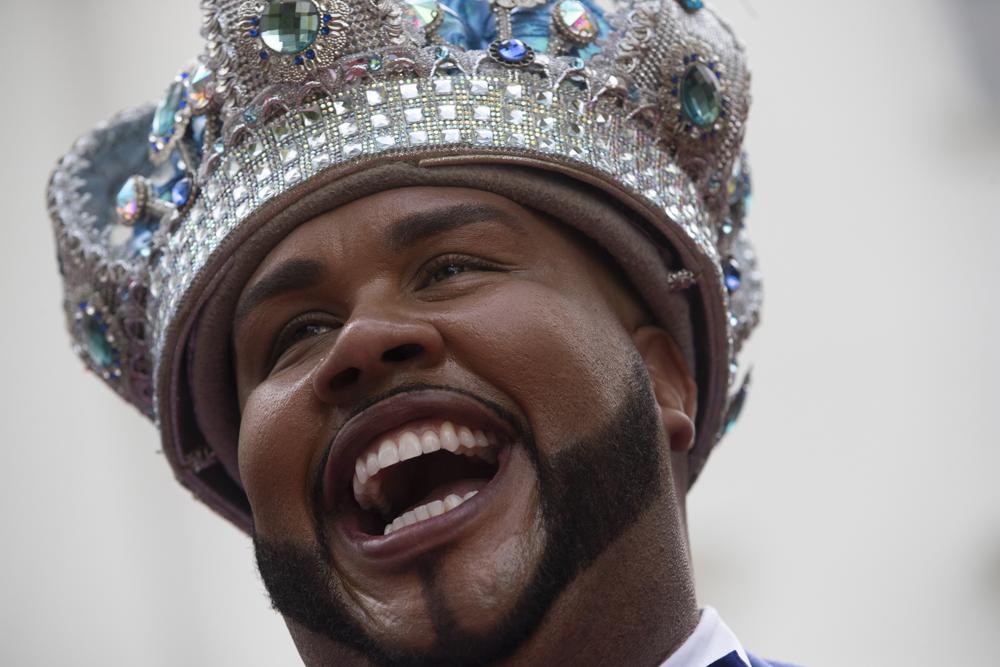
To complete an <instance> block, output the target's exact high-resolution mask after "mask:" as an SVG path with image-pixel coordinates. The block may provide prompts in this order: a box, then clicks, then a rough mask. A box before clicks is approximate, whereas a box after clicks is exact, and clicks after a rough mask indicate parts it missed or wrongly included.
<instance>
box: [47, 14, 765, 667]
mask: <svg viewBox="0 0 1000 667" xmlns="http://www.w3.org/2000/svg"><path fill="white" fill-rule="evenodd" d="M204 4H205V5H206V9H207V11H206V22H205V25H204V29H203V33H204V35H205V37H206V40H207V47H206V51H205V55H204V56H203V58H202V59H200V60H199V62H198V63H196V64H195V65H193V66H192V67H190V68H189V69H187V70H185V71H183V72H182V73H181V74H180V75H179V76H178V77H177V79H176V80H175V81H174V82H173V84H172V85H171V86H170V88H169V90H168V91H167V95H166V96H165V99H164V101H163V102H162V103H161V104H160V105H159V106H158V107H157V108H156V110H155V112H152V113H150V111H146V110H137V111H133V112H127V113H125V114H122V115H120V116H118V117H116V118H115V119H114V120H113V121H112V122H111V123H109V124H107V125H105V126H103V127H102V128H100V129H99V130H96V131H95V132H94V133H92V134H91V135H89V136H88V137H86V138H85V139H83V140H81V141H80V142H79V143H78V144H77V146H76V147H75V148H74V149H73V151H72V152H71V153H70V154H69V155H67V156H66V157H65V158H64V159H63V161H62V162H61V163H60V165H59V167H57V169H56V172H55V174H54V175H53V179H52V183H51V186H50V204H51V210H52V213H53V218H54V220H55V222H56V227H57V235H58V240H59V248H60V265H61V269H62V272H63V275H64V276H65V279H66V291H67V301H66V303H67V314H68V317H69V322H70V326H71V330H72V331H73V334H74V337H75V341H76V345H77V347H78V349H79V351H80V353H81V355H82V356H83V358H84V359H85V360H86V362H87V363H88V365H89V366H90V368H91V369H93V370H94V371H95V372H97V373H99V374H100V375H101V376H102V377H103V378H104V379H105V380H106V381H107V382H108V383H109V384H110V385H111V386H112V387H114V388H115V389H116V391H118V392H119V393H120V394H121V395H123V396H124V397H125V398H126V399H128V400H129V401H130V402H132V403H133V404H135V405H136V406H137V407H139V408H140V409H141V410H143V411H144V412H145V413H146V414H148V415H149V416H150V417H151V418H153V419H154V420H155V421H156V423H157V425H158V426H159V428H160V431H161V434H162V437H163V442H164V451H165V452H166V453H167V456H168V458H169V460H170V462H171V464H172V465H173V467H174V471H175V473H176V475H177V477H178V479H179V480H180V481H181V482H182V483H183V484H184V485H185V486H187V487H188V488H189V489H191V490H192V491H193V492H194V493H195V494H196V495H197V497H199V498H200V499H201V500H203V501H204V502H206V503H207V504H208V505H209V506H211V507H212V508H213V509H215V510H216V511H218V512H219V513H220V514H221V515H222V516H224V517H225V518H227V519H229V520H230V521H232V522H234V523H235V524H236V525H238V526H239V527H241V528H242V529H244V530H246V531H247V532H248V533H249V534H250V535H252V537H253V540H254V544H255V548H256V554H257V561H258V565H259V568H260V571H261V574H262V577H263V580H264V583H265V585H266V587H267V589H268V592H269V593H270V595H271V599H272V601H273V604H274V606H275V608H276V609H277V610H278V611H279V612H281V614H282V615H283V616H284V618H285V620H286V622H287V624H288V627H289V629H290V631H291V633H292V635H293V638H294V639H295V642H296V645H297V646H298V648H299V651H300V654H301V655H302V658H303V660H304V661H305V662H306V663H307V664H310V665H353V664H357V665H492V664H509V665H552V664H572V665H667V666H669V667H686V666H691V667H707V666H708V665H732V666H737V665H743V666H748V665H749V666H752V667H760V666H762V665H767V664H768V663H764V662H763V661H760V660H758V659H756V658H753V657H752V656H749V655H748V654H747V653H746V651H745V650H744V649H743V647H742V646H741V645H740V644H739V642H738V641H737V640H736V638H735V636H734V635H733V634H732V633H731V632H730V631H729V629H728V628H727V627H726V626H725V625H724V624H723V623H722V621H721V619H719V618H718V616H717V615H716V614H715V612H714V611H713V610H712V609H711V608H705V609H701V610H699V608H698V604H697V601H696V596H695V587H694V580H693V575H692V571H691V563H690V556H689V545H688V538H687V531H686V520H685V497H686V493H687V491H688V489H689V488H690V485H691V484H692V483H693V482H694V480H695V478H696V477H697V475H698V474H699V472H700V470H701V468H702V466H703V464H704V462H705V460H706V458H707V456H708V454H709V452H710V450H711V449H712V447H713V445H714V444H715V443H716V442H717V441H718V440H719V438H720V437H721V435H722V434H723V433H724V432H725V430H726V429H728V427H729V426H730V425H731V424H732V423H733V421H734V420H735V419H736V417H737V415H738V413H739V410H740V408H741V406H742V403H743V400H744V397H745V392H746V388H747V386H748V379H747V377H746V374H745V372H744V371H743V368H742V366H741V364H740V356H739V353H740V350H741V347H742V345H743V343H744V341H745V340H746V339H747V337H748V336H749V334H750V332H751V331H752V329H753V328H754V326H755V325H756V323H757V319H758V316H759V308H760V282H759V277H758V275H757V271H756V266H755V262H754V256H753V252H752V249H751V246H750V245H749V242H748V241H747V239H746V234H745V231H744V228H743V217H744V214H745V209H746V204H747V202H748V198H749V175H748V170H747V167H746V161H745V159H744V158H743V156H742V155H741V153H740V144H741V141H742V133H743V122H744V120H745V116H746V112H747V98H748V90H747V82H748V74H747V71H746V68H745V64H744V56H743V52H742V50H741V48H740V47H739V46H738V45H737V44H736V42H735V40H734V38H733V36H732V35H731V34H730V32H729V31H728V29H727V28H726V27H725V25H724V24H722V23H721V22H720V21H719V20H718V19H717V18H716V17H715V16H714V15H713V14H711V13H710V12H709V11H708V10H706V9H704V8H703V7H702V6H701V4H702V3H701V2H690V1H686V0H682V1H678V0H661V1H660V2H637V3H635V4H633V5H629V6H623V7H621V8H619V10H618V14H617V18H612V17H610V16H609V17H605V15H604V13H603V12H602V11H601V10H600V9H599V8H598V7H596V6H592V5H589V4H585V3H582V2H578V1H577V0H558V1H556V2H545V1H544V0H503V1H501V0H496V1H495V2H486V1H485V0H484V1H480V2H476V1H474V0H466V1H464V2H460V1H458V0H455V1H453V2H450V3H447V4H445V3H437V2H433V1H431V2H427V1H425V0H411V1H409V2H397V1H396V0H382V1H380V2H375V3H371V2H367V1H366V2H357V3H352V2H346V1H341V0H336V1H334V0H304V1H303V0H299V1H292V0H272V1H270V2H260V3H257V4H245V3H238V2H234V1H233V0H206V2H205V3H204ZM612 25H613V26H615V28H612ZM115 192H116V193H117V195H116V196H114V197H112V196H110V195H108V193H115ZM771 664H774V663H771Z"/></svg>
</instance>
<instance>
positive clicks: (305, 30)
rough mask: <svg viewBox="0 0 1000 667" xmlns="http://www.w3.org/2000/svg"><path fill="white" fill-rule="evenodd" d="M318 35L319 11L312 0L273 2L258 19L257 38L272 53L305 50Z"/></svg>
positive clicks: (268, 4) (275, 0)
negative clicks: (258, 37) (258, 36)
mask: <svg viewBox="0 0 1000 667" xmlns="http://www.w3.org/2000/svg"><path fill="white" fill-rule="evenodd" d="M318 34H319V9H317V8H316V5H315V4H314V3H313V2H311V0H272V1H271V2H269V3H267V7H266V8H265V9H264V13H263V14H262V15H261V17H260V38H261V39H262V40H263V41H264V46H266V47H267V48H269V49H271V50H272V51H274V52H275V53H281V54H290V53H299V52H300V51H304V50H306V49H307V48H309V46H311V45H312V43H313V42H314V41H316V35H318Z"/></svg>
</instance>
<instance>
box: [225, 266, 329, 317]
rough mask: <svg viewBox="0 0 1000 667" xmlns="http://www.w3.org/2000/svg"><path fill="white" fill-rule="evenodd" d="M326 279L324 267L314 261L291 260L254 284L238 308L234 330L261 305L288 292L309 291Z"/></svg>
mask: <svg viewBox="0 0 1000 667" xmlns="http://www.w3.org/2000/svg"><path fill="white" fill-rule="evenodd" d="M325 277H326V271H325V270H324V269H323V265H322V264H321V263H320V262H318V261H316V260H314V259H291V260H288V261H287V262H285V263H283V264H281V266H279V267H278V268H277V269H275V270H273V271H271V272H270V273H268V274H266V275H265V276H264V277H263V278H261V279H260V280H258V281H257V282H256V283H254V285H253V287H251V288H250V289H249V290H248V291H247V293H246V294H245V295H244V296H243V297H242V298H241V299H240V301H239V303H238V304H237V306H236V315H235V316H234V317H233V322H234V325H233V326H234V328H235V327H236V326H239V323H240V321H241V320H243V319H244V318H245V317H246V316H247V315H249V314H250V313H251V312H253V310H254V309H255V308H256V307H257V306H259V305H260V304H262V303H264V302H265V301H268V300H270V299H273V298H274V297H276V296H278V295H280V294H284V293H286V292H295V291H298V290H303V289H307V288H309V287H312V286H313V285H316V284H317V283H320V282H322V281H323V279H324V278H325Z"/></svg>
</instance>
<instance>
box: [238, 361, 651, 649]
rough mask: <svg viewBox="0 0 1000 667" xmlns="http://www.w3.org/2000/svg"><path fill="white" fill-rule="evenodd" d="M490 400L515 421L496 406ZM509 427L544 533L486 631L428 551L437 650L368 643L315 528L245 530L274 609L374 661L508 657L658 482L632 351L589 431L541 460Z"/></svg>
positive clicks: (524, 432)
mask: <svg viewBox="0 0 1000 667" xmlns="http://www.w3.org/2000/svg"><path fill="white" fill-rule="evenodd" d="M491 407H493V408H494V410H496V411H498V412H499V413H500V414H502V415H503V416H504V417H505V418H507V420H508V421H510V423H511V424H514V425H517V421H516V420H515V419H513V418H512V416H511V415H509V414H508V413H507V412H506V411H504V410H503V409H502V408H500V407H499V406H494V405H491ZM518 430H519V431H520V433H519V436H520V442H521V443H523V444H524V446H525V447H526V448H527V451H528V453H529V456H530V458H531V460H532V461H533V463H534V465H535V468H536V470H537V473H538V488H539V498H540V503H541V511H542V516H543V522H544V525H545V529H546V535H547V538H546V543H545V548H544V551H543V553H542V556H541V558H540V560H539V563H538V565H537V566H536V568H535V572H534V574H533V576H532V577H531V579H530V581H529V583H528V585H527V586H526V587H525V589H524V590H523V592H522V593H521V595H520V597H519V598H518V600H517V602H516V603H515V605H514V607H513V609H512V610H511V612H510V613H509V614H507V615H506V616H505V617H504V618H503V619H502V620H501V621H500V622H498V624H497V626H496V627H495V628H493V630H491V631H490V632H489V633H488V634H485V635H479V634H475V635H474V634H470V633H468V632H465V631H463V630H462V629H461V627H460V624H459V622H458V619H457V618H456V617H455V615H454V613H453V612H452V611H451V610H450V609H449V608H448V605H447V600H445V599H444V596H443V594H442V593H441V592H440V587H439V586H438V576H439V564H440V562H441V561H440V558H434V557H433V555H432V558H430V559H428V560H425V561H423V563H424V564H423V565H422V566H419V568H420V569H419V572H420V574H421V576H422V578H423V581H424V589H425V599H426V603H427V606H428V609H427V613H428V615H429V617H430V620H431V621H432V623H433V626H434V628H435V631H436V634H437V645H436V647H435V648H434V649H433V650H432V651H429V652H421V653H415V652H411V651H402V650H399V649H397V648H394V647H391V646H386V645H384V644H379V643H376V642H375V640H373V639H372V638H371V636H370V635H368V633H367V632H366V631H365V629H364V628H363V627H361V626H360V625H359V624H358V622H357V621H356V620H355V618H354V617H353V616H352V615H351V613H350V612H349V607H348V605H347V604H346V603H345V601H344V600H343V599H341V598H340V597H339V596H338V595H336V594H335V593H334V587H333V585H332V582H333V581H335V576H336V575H335V574H334V570H333V568H332V567H331V564H330V562H329V557H328V555H327V554H328V553H329V551H328V549H327V548H326V545H327V544H328V542H327V540H326V537H325V535H323V534H322V528H321V527H320V528H319V529H318V532H319V533H320V534H319V535H318V538H319V539H318V546H317V547H316V548H314V549H307V548H304V547H300V546H298V545H293V544H288V543H281V542H272V541H269V540H265V539H263V538H260V537H258V536H256V535H255V536H254V547H255V549H256V554H257V566H258V568H259V569H260V574H261V578H262V580H263V582H264V586H265V587H266V588H267V590H268V593H269V594H270V596H271V602H272V604H273V606H274V608H275V609H276V610H277V611H278V612H280V613H281V614H282V616H284V617H285V618H287V619H291V620H293V621H295V622H297V623H298V624H299V625H301V626H303V627H305V628H307V629H309V630H311V631H312V632H315V633H317V634H319V635H323V636H325V637H328V638H330V639H332V640H334V641H337V642H340V643H343V644H345V645H348V646H351V647H353V648H355V649H357V650H358V651H360V652H361V653H363V654H364V655H365V656H366V657H367V658H368V659H369V660H371V661H372V662H374V663H375V664H377V665H393V666H397V665H398V666H413V667H417V666H422V665H440V666H445V665H488V664H492V663H495V662H497V661H498V660H502V659H503V658H506V657H509V656H510V655H512V654H513V653H514V652H515V651H516V650H517V649H518V648H519V647H520V646H521V645H522V644H523V643H524V642H525V641H526V640H528V639H529V638H530V637H531V636H532V635H533V634H534V632H535V631H536V630H537V629H538V627H539V625H540V624H541V622H542V620H543V619H544V618H545V615H546V613H548V611H549V609H550V608H551V607H552V605H553V604H554V603H555V601H556V599H557V598H558V597H559V595H560V594H561V593H562V591H563V590H564V589H565V588H566V587H567V586H568V585H569V584H570V583H571V582H572V581H573V580H574V579H575V578H576V576H577V575H578V574H579V573H580V571H581V570H582V569H584V568H585V567H586V566H588V565H589V564H590V563H591V562H593V561H594V559H596V558H597V557H598V556H599V555H600V554H601V553H602V552H603V551H604V550H606V549H607V548H608V547H609V546H610V545H611V544H612V543H613V542H614V541H615V540H616V539H617V538H618V537H619V536H620V535H621V534H622V533H623V532H624V531H625V530H626V529H627V528H628V527H630V526H631V525H632V524H633V523H634V522H635V521H636V520H637V519H638V517H639V516H640V514H641V513H642V511H643V510H645V509H646V508H647V507H649V506H650V505H651V504H652V503H653V502H654V501H655V500H656V498H657V496H658V495H659V494H660V491H661V488H662V474H661V469H660V466H661V460H662V456H661V452H660V448H659V442H658V437H659V420H658V418H657V410H656V404H655V401H654V398H653V393H652V390H651V388H650V386H649V376H648V375H647V373H646V369H645V364H644V363H643V361H642V358H641V357H640V356H639V355H638V353H635V357H634V359H633V364H632V368H631V369H630V373H629V377H628V382H627V386H626V390H625V397H624V400H623V401H622V404H621V407H620V408H619V409H618V411H617V413H616V414H615V416H614V417H613V418H612V419H611V420H610V422H609V423H607V424H606V425H605V426H604V427H603V428H602V429H601V430H600V432H599V434H598V435H597V436H596V437H593V438H587V439H582V440H579V441H577V442H575V443H573V444H572V445H570V446H568V447H566V448H561V449H559V450H558V451H557V453H556V454H554V455H552V456H551V457H548V458H546V457H544V456H542V455H541V454H540V453H539V451H538V448H537V445H536V443H535V441H534V438H533V436H532V433H531V431H530V429H529V428H527V427H524V426H521V427H519V428H518ZM317 523H318V524H319V525H320V526H321V524H320V523H319V522H317ZM446 548H447V547H445V549H446Z"/></svg>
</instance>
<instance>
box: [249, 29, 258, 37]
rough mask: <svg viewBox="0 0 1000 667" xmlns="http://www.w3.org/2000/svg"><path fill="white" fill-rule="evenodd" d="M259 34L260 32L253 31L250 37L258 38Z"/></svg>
mask: <svg viewBox="0 0 1000 667" xmlns="http://www.w3.org/2000/svg"><path fill="white" fill-rule="evenodd" d="M259 34H260V31H259V30H251V31H250V36H251V37H256V36H257V35H259Z"/></svg>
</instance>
